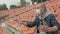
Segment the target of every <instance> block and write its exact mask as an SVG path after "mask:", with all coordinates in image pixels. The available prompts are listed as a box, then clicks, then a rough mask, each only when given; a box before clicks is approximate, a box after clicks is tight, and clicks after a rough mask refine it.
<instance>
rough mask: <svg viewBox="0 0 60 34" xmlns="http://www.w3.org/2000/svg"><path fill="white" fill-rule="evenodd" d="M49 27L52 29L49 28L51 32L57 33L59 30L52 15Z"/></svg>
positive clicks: (59, 27)
mask: <svg viewBox="0 0 60 34" xmlns="http://www.w3.org/2000/svg"><path fill="white" fill-rule="evenodd" d="M50 21H51V25H53V27H50V29H51V31H58V30H60V25H59V24H58V22H57V20H56V18H55V16H54V15H52V16H51V19H50Z"/></svg>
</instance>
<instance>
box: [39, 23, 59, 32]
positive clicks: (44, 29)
mask: <svg viewBox="0 0 60 34" xmlns="http://www.w3.org/2000/svg"><path fill="white" fill-rule="evenodd" d="M38 29H39V31H40V32H52V31H57V30H58V28H57V27H56V26H53V27H48V25H47V24H46V25H40V27H39V28H38Z"/></svg>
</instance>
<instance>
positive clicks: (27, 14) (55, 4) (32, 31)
mask: <svg viewBox="0 0 60 34" xmlns="http://www.w3.org/2000/svg"><path fill="white" fill-rule="evenodd" d="M59 2H60V0H53V1H52V0H51V1H47V2H44V3H39V4H35V5H30V6H25V7H22V8H16V9H10V10H5V11H0V16H5V15H8V16H7V17H6V20H5V23H6V24H7V25H8V26H10V27H12V28H14V29H16V30H18V31H19V32H22V34H36V27H33V28H29V27H27V26H25V25H24V24H22V22H24V21H30V22H31V21H34V20H35V18H36V16H37V14H36V13H35V10H36V8H38V7H39V6H40V5H41V4H45V5H46V8H47V9H48V10H50V12H51V13H52V14H54V15H55V17H56V19H57V21H58V22H59V24H60V12H59V11H60V3H59ZM24 23H25V22H24ZM2 31H3V32H2ZM0 34H5V32H4V29H3V28H2V27H0ZM58 34H60V31H59V32H58Z"/></svg>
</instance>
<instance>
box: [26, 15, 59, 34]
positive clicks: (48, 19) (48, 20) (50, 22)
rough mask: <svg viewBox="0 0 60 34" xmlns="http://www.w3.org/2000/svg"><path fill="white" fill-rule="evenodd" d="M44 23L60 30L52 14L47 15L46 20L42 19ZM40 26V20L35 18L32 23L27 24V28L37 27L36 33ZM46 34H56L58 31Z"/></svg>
mask: <svg viewBox="0 0 60 34" xmlns="http://www.w3.org/2000/svg"><path fill="white" fill-rule="evenodd" d="M44 20H45V22H46V23H47V24H48V26H49V27H53V26H57V27H58V30H60V25H59V24H58V22H57V20H56V19H55V16H54V15H53V14H49V15H48V16H47V17H46V18H44ZM39 25H40V19H39V17H38V16H37V17H36V19H35V21H34V22H32V23H27V26H28V27H34V26H37V32H39V31H38V26H39ZM47 34H58V31H55V32H47Z"/></svg>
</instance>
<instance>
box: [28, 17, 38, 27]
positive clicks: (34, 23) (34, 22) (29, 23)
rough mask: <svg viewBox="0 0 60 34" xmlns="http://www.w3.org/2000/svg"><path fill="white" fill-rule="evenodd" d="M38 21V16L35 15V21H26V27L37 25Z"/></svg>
mask: <svg viewBox="0 0 60 34" xmlns="http://www.w3.org/2000/svg"><path fill="white" fill-rule="evenodd" d="M38 22H39V18H38V17H36V19H35V21H33V22H28V23H27V27H34V26H36V25H38Z"/></svg>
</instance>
